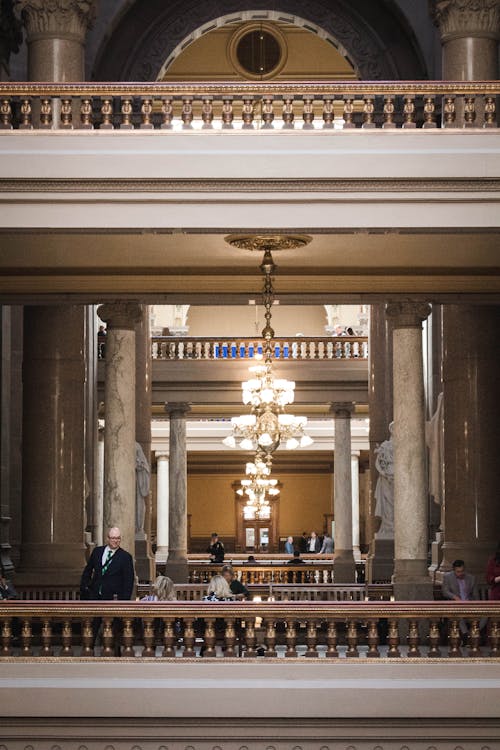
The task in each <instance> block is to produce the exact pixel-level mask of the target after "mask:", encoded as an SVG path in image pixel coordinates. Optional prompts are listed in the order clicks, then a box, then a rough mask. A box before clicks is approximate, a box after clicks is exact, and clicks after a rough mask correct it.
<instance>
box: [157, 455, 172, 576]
mask: <svg viewBox="0 0 500 750" xmlns="http://www.w3.org/2000/svg"><path fill="white" fill-rule="evenodd" d="M155 455H156V554H155V559H156V563H161V564H162V565H163V564H165V563H166V562H167V559H168V541H169V540H168V514H169V503H168V499H169V466H168V453H160V452H157V453H156V454H155Z"/></svg>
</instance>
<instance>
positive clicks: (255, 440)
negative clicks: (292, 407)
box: [223, 235, 313, 456]
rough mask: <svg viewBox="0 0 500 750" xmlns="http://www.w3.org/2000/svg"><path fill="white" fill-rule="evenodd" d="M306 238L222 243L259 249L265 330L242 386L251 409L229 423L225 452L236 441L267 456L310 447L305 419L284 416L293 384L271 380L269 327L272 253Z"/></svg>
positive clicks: (249, 238) (266, 237)
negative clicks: (281, 449)
mask: <svg viewBox="0 0 500 750" xmlns="http://www.w3.org/2000/svg"><path fill="white" fill-rule="evenodd" d="M310 239H311V238H310V237H305V236H302V235H300V236H299V235H229V237H226V241H227V242H229V243H230V244H232V245H234V246H236V247H243V248H244V249H259V250H261V251H263V252H264V257H263V260H262V263H261V265H260V266H259V268H260V270H261V272H262V275H263V277H264V286H263V290H262V299H263V304H264V309H265V313H264V317H265V321H266V323H265V326H264V328H263V330H262V337H263V339H264V340H265V344H264V351H263V357H264V361H263V362H262V363H261V364H258V365H254V366H253V367H251V368H250V373H251V375H252V376H253V377H251V378H250V379H249V380H246V381H244V382H243V383H242V391H243V403H244V404H248V405H249V406H250V408H251V413H250V414H242V415H241V416H239V417H233V418H232V419H231V426H232V428H233V433H232V435H229V436H228V437H226V438H225V439H224V440H223V443H224V445H226V446H227V447H228V448H236V447H237V445H238V444H237V440H239V441H240V442H239V446H238V447H240V448H241V449H243V450H254V451H261V452H262V453H263V454H265V455H267V456H270V455H271V453H273V452H274V451H275V450H277V449H278V447H279V446H280V445H281V446H284V447H285V448H286V449H288V450H293V449H294V448H299V447H301V448H305V447H307V446H309V445H311V443H312V442H313V441H312V438H311V437H309V435H306V434H305V432H304V429H305V427H306V425H307V417H296V416H294V415H293V414H286V413H285V407H286V406H288V405H289V404H292V403H293V401H294V398H295V383H294V382H293V381H291V380H285V379H284V378H275V377H274V374H273V371H272V360H273V345H272V340H273V338H274V329H273V327H272V325H271V319H272V312H271V310H272V305H273V301H274V288H273V279H272V275H273V273H274V272H275V271H276V266H275V264H274V260H273V256H272V250H273V249H285V248H287V247H288V248H291V247H299V246H304V245H306V244H307V243H308V242H309V241H310Z"/></svg>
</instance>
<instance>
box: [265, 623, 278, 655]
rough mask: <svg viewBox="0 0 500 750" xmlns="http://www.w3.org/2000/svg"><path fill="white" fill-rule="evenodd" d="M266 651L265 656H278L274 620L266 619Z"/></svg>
mask: <svg viewBox="0 0 500 750" xmlns="http://www.w3.org/2000/svg"><path fill="white" fill-rule="evenodd" d="M264 640H265V643H266V652H265V654H264V656H269V657H273V656H276V624H275V622H274V620H271V619H268V620H266V635H265V638H264Z"/></svg>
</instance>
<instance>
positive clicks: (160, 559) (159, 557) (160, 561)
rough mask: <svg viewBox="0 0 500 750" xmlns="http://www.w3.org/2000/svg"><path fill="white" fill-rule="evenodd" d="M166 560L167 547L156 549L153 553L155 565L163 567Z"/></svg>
mask: <svg viewBox="0 0 500 750" xmlns="http://www.w3.org/2000/svg"><path fill="white" fill-rule="evenodd" d="M167 560H168V546H166V545H165V546H163V545H162V546H161V547H157V548H156V552H155V563H156V565H165V564H166V562H167Z"/></svg>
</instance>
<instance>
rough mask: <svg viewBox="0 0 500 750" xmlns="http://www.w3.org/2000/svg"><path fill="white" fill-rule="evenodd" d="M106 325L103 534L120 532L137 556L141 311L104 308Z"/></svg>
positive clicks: (130, 307)
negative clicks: (138, 332)
mask: <svg viewBox="0 0 500 750" xmlns="http://www.w3.org/2000/svg"><path fill="white" fill-rule="evenodd" d="M98 313H99V317H100V318H101V320H103V321H104V322H105V323H107V336H106V377H105V387H104V415H105V426H104V528H105V529H107V528H109V527H111V526H118V527H119V528H120V529H121V532H122V547H123V548H124V549H126V550H127V552H130V553H131V554H132V555H133V554H134V550H135V495H136V487H135V481H136V478H135V327H136V325H137V323H138V321H139V320H140V316H141V310H140V306H139V305H136V304H134V303H126V302H117V303H114V304H106V305H101V306H100V307H99V309H98Z"/></svg>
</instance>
